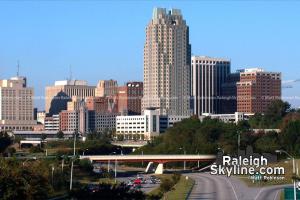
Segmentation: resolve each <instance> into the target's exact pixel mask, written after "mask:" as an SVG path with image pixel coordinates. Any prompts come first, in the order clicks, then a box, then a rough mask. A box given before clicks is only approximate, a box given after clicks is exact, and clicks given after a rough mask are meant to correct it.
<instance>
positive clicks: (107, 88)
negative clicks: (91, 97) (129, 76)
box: [95, 79, 118, 97]
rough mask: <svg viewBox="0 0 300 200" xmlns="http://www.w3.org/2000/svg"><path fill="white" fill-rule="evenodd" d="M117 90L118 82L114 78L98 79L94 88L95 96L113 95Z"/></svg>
mask: <svg viewBox="0 0 300 200" xmlns="http://www.w3.org/2000/svg"><path fill="white" fill-rule="evenodd" d="M117 91H118V82H117V81H116V80H112V79H110V80H100V81H99V82H98V84H97V87H96V89H95V96H96V97H105V96H115V95H116V94H117Z"/></svg>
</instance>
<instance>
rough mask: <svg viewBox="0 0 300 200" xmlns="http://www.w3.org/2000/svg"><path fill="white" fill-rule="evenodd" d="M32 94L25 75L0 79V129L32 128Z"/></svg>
mask: <svg viewBox="0 0 300 200" xmlns="http://www.w3.org/2000/svg"><path fill="white" fill-rule="evenodd" d="M33 96H34V91H33V88H31V87H27V80H26V78H25V77H21V76H18V77H13V78H11V79H8V80H0V130H33V126H34V125H36V120H34V107H33Z"/></svg>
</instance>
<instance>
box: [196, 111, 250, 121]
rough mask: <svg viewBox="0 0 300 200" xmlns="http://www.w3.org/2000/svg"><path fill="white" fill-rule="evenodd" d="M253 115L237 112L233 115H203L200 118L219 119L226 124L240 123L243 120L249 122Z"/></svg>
mask: <svg viewBox="0 0 300 200" xmlns="http://www.w3.org/2000/svg"><path fill="white" fill-rule="evenodd" d="M252 115H253V114H248V113H242V112H235V113H233V114H210V113H203V114H202V115H201V116H200V120H203V119H204V118H205V117H210V118H211V119H219V120H221V121H223V122H225V123H236V124H237V123H238V122H239V121H242V120H248V119H249V118H250V117H251V116H252Z"/></svg>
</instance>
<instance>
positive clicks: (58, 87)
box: [45, 80, 96, 116]
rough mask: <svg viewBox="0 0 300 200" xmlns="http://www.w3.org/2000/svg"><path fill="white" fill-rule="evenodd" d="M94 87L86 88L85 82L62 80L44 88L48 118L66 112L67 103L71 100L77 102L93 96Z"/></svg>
mask: <svg viewBox="0 0 300 200" xmlns="http://www.w3.org/2000/svg"><path fill="white" fill-rule="evenodd" d="M95 88H96V87H95V86H88V84H87V82H86V81H81V80H63V81H55V84H54V86H47V87H46V95H45V96H46V101H45V111H46V113H48V115H49V116H52V115H54V114H59V112H60V111H62V110H67V103H68V102H69V101H71V100H72V98H74V97H75V98H77V99H79V100H82V99H85V98H86V97H91V96H95Z"/></svg>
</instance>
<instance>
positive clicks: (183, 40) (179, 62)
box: [142, 8, 192, 116]
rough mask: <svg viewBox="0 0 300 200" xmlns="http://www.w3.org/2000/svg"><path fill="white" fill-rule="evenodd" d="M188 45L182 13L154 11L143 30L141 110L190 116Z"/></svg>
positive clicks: (187, 30) (189, 49) (187, 31)
mask: <svg viewBox="0 0 300 200" xmlns="http://www.w3.org/2000/svg"><path fill="white" fill-rule="evenodd" d="M190 64H191V45H190V43H189V27H188V26H187V24H186V21H185V20H184V19H183V16H182V14H181V11H180V10H178V9H172V10H170V11H168V12H167V11H166V9H164V8H154V10H153V15H152V19H151V20H150V22H149V24H148V25H147V27H146V41H145V45H144V96H143V99H142V110H146V109H147V108H152V107H155V108H159V112H160V114H162V115H185V116H190V115H191V113H192V111H191V107H190V75H191V73H190V72H191V69H190V67H191V65H190Z"/></svg>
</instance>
